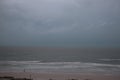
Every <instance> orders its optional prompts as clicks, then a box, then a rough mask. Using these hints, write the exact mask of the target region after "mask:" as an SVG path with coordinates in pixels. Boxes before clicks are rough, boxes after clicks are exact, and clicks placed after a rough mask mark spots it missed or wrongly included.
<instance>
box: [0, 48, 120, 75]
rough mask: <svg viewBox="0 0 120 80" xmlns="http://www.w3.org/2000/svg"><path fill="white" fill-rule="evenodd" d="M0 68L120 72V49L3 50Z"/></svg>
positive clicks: (37, 70) (36, 70) (1, 51)
mask: <svg viewBox="0 0 120 80" xmlns="http://www.w3.org/2000/svg"><path fill="white" fill-rule="evenodd" d="M0 55H1V56H0V71H26V72H49V73H51V72H61V73H62V72H64V73H101V74H120V55H119V49H117V50H116V49H113V50H110V49H104V50H103V49H100V50H99V49H98V50H94V49H93V50H91V49H90V50H88V49H84V50H83V49H82V50H81V49H80V50H79V49H75V50H69V49H67V50H66V49H57V50H56V49H55V50H54V49H45V50H44V49H40V50H39V49H29V50H28V49H15V48H12V49H6V48H5V49H1V50H0Z"/></svg>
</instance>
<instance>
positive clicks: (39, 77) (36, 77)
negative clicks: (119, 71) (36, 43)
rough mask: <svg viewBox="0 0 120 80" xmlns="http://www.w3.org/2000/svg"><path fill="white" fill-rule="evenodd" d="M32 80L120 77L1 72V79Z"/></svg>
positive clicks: (111, 78) (118, 78)
mask: <svg viewBox="0 0 120 80" xmlns="http://www.w3.org/2000/svg"><path fill="white" fill-rule="evenodd" d="M3 76H12V77H15V78H32V79H33V80H120V75H102V74H81V73H35V72H0V77H3Z"/></svg>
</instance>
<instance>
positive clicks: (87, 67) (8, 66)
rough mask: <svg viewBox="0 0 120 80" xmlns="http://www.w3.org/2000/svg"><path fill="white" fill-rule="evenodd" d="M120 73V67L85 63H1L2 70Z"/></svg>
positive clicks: (0, 68)
mask: <svg viewBox="0 0 120 80" xmlns="http://www.w3.org/2000/svg"><path fill="white" fill-rule="evenodd" d="M23 69H26V70H28V71H44V72H53V71H57V72H60V71H61V72H90V73H91V72H101V73H120V65H113V64H101V63H84V62H41V61H0V70H23Z"/></svg>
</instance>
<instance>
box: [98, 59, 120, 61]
mask: <svg viewBox="0 0 120 80" xmlns="http://www.w3.org/2000/svg"><path fill="white" fill-rule="evenodd" d="M99 60H101V61H120V59H99Z"/></svg>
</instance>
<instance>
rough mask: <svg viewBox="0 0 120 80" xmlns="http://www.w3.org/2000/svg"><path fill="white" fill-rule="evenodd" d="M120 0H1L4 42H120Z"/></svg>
mask: <svg viewBox="0 0 120 80" xmlns="http://www.w3.org/2000/svg"><path fill="white" fill-rule="evenodd" d="M119 4H120V1H119V0H1V1H0V38H1V40H0V44H1V45H31V46H32V45H38V46H54V45H55V46H90V45H91V46H95V45H96V46H101V45H102V46H109V45H111V46H119V45H120V37H119V35H120V32H119V30H120V27H119V26H120V10H119V8H120V6H119Z"/></svg>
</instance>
